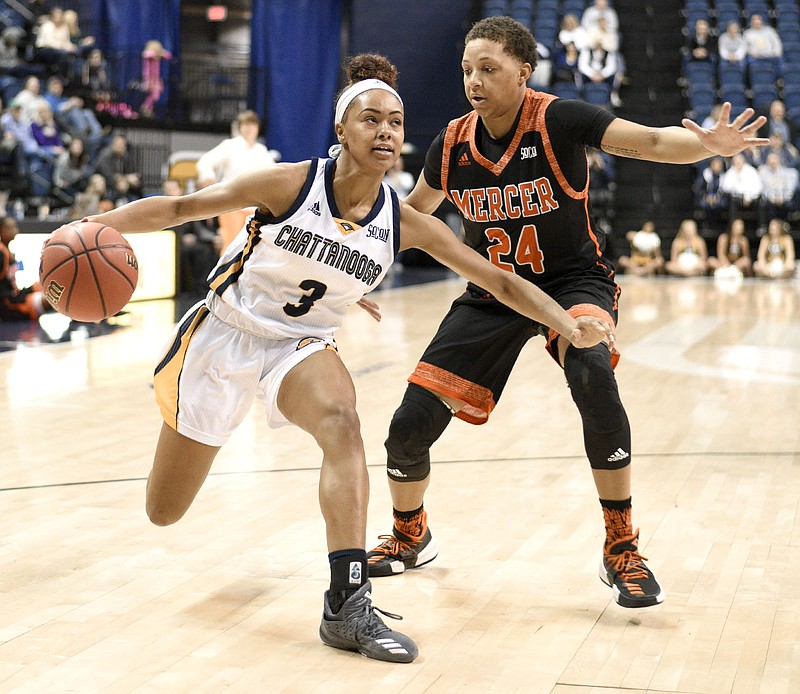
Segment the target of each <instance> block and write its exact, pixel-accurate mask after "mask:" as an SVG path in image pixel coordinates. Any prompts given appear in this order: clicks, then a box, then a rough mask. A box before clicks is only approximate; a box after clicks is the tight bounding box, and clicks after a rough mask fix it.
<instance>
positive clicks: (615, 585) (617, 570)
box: [600, 530, 664, 607]
mask: <svg viewBox="0 0 800 694" xmlns="http://www.w3.org/2000/svg"><path fill="white" fill-rule="evenodd" d="M645 559H647V557H643V556H642V555H641V554H639V531H638V530H637V531H636V532H635V533H634V534H633V535H628V536H626V537H621V538H619V539H617V540H615V541H614V542H612V543H611V544H608V545H606V546H605V548H604V550H603V560H602V561H601V562H600V580H601V581H602V582H603V583H605V584H606V585H608V586H611V590H612V591H613V593H614V600H615V601H616V603H617V604H618V605H621V606H622V607H650V606H651V605H658V604H659V603H660V602H663V601H664V590H663V589H662V588H661V586H660V585H658V581H656V577H655V576H654V575H653V572H652V571H650V569H648V568H647V564H645V563H644V561H645Z"/></svg>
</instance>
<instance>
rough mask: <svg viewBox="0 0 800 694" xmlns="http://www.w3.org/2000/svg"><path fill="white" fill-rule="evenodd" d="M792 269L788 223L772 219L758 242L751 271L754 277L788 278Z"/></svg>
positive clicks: (792, 241)
mask: <svg viewBox="0 0 800 694" xmlns="http://www.w3.org/2000/svg"><path fill="white" fill-rule="evenodd" d="M794 271H795V252H794V239H793V238H792V237H791V236H790V235H789V225H788V224H787V223H786V222H784V221H783V220H782V219H772V220H770V223H769V227H767V233H766V234H764V236H762V237H761V241H760V242H759V244H758V253H757V255H756V261H755V262H754V263H753V272H754V273H755V276H756V277H765V278H769V279H788V278H790V277H791V276H792V275H793V274H794Z"/></svg>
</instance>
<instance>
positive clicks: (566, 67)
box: [553, 41, 583, 90]
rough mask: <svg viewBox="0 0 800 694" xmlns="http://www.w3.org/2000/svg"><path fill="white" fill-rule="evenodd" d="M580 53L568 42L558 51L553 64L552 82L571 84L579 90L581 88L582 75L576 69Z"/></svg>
mask: <svg viewBox="0 0 800 694" xmlns="http://www.w3.org/2000/svg"><path fill="white" fill-rule="evenodd" d="M579 58H580V52H579V51H578V47H577V46H576V45H575V44H574V43H573V42H572V41H570V42H569V43H568V44H567V45H566V46H564V47H562V48H561V49H559V51H558V53H556V59H555V62H554V64H553V82H554V83H556V82H571V83H572V84H574V85H575V86H576V87H577V88H578V89H579V90H580V89H582V88H583V75H582V74H581V71H580V70H579V69H578V59H579Z"/></svg>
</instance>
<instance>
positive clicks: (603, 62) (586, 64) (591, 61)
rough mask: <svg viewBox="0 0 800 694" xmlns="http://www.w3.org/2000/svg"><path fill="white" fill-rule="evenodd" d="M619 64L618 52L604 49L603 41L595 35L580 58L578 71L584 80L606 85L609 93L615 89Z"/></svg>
mask: <svg viewBox="0 0 800 694" xmlns="http://www.w3.org/2000/svg"><path fill="white" fill-rule="evenodd" d="M618 69H619V62H618V60H617V52H616V51H609V50H606V49H605V48H603V40H602V37H601V36H599V35H595V37H594V40H593V42H592V43H590V44H589V45H588V46H587V47H586V48H584V49H583V50H582V51H581V52H580V55H579V56H578V70H579V71H580V73H581V75H582V76H583V78H584V80H587V81H588V82H595V83H605V84H607V85H608V87H609V91H611V90H612V89H613V88H614V85H615V80H616V77H617V72H618Z"/></svg>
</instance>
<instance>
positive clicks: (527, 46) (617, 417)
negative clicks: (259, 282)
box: [369, 17, 768, 607]
mask: <svg viewBox="0 0 800 694" xmlns="http://www.w3.org/2000/svg"><path fill="white" fill-rule="evenodd" d="M535 67H536V42H535V40H534V38H533V36H532V35H531V33H530V32H529V31H528V29H527V28H525V27H524V26H523V25H522V24H519V23H518V22H515V21H514V20H512V19H510V18H509V17H490V18H487V19H484V20H481V21H480V22H478V23H477V24H475V25H474V26H473V27H472V29H471V30H470V31H469V33H468V34H467V36H466V40H465V48H464V54H463V59H462V69H463V79H464V89H465V92H466V96H467V99H468V100H469V102H470V104H471V105H472V108H473V111H471V112H470V113H469V114H467V115H466V116H464V117H462V118H459V119H457V120H454V121H452V122H451V123H450V124H449V125H448V126H447V127H446V128H445V129H444V130H443V131H442V132H441V133H440V134H439V136H438V137H437V138H436V139H435V141H434V142H433V144H432V145H431V147H430V149H429V150H428V154H427V158H426V162H425V169H424V172H423V175H422V176H420V179H419V181H418V183H417V185H416V187H415V189H414V191H413V192H412V193H411V194H410V195H409V197H408V198H407V202H409V203H410V204H411V205H412V206H413V207H415V208H416V209H418V210H420V211H423V212H428V213H430V212H433V211H434V210H435V209H436V208H437V207H438V206H439V204H440V203H441V202H442V200H443V199H444V198H445V197H447V198H448V199H449V200H450V201H451V202H452V203H453V204H454V205H455V206H456V207H457V208H458V210H459V212H460V213H461V216H462V218H463V224H464V230H465V242H466V243H467V244H468V245H470V246H472V247H473V248H475V249H476V250H477V251H479V252H480V253H481V254H483V255H484V256H485V257H487V258H488V259H489V260H491V261H492V262H493V263H494V264H495V265H497V266H499V267H501V268H503V269H504V270H507V271H508V272H512V273H514V274H517V275H520V276H522V277H524V278H525V279H527V280H528V281H530V282H532V283H534V284H535V285H537V286H538V287H540V288H541V289H543V290H544V291H545V292H546V293H547V294H550V296H552V297H553V298H554V299H555V300H556V301H557V302H558V303H560V304H561V306H562V307H564V308H565V309H566V310H567V311H568V313H570V314H572V315H573V316H578V315H589V316H595V317H598V318H599V317H602V318H603V319H605V320H608V321H609V322H611V323H616V318H617V299H618V298H619V293H620V290H619V287H618V286H617V285H616V283H615V281H614V266H613V265H612V264H611V262H610V261H609V259H608V258H606V257H604V256H603V253H602V243H601V239H600V237H599V235H598V233H597V232H596V231H595V229H594V227H593V224H592V220H591V218H590V215H589V204H588V199H587V193H588V188H589V185H588V174H587V163H586V154H585V149H584V148H585V147H587V146H590V147H596V148H600V149H602V150H603V151H605V152H608V153H610V154H615V155H619V156H624V157H631V158H636V159H646V160H649V161H654V162H665V163H673V164H689V163H693V162H697V161H700V160H702V159H705V158H707V157H710V156H712V155H714V154H720V155H722V156H731V155H733V154H735V153H737V152H739V151H741V150H743V149H745V148H746V147H749V146H753V145H764V144H767V143H768V140H765V139H763V138H757V137H756V133H757V131H758V129H759V128H760V127H761V126H762V125H763V123H764V119H763V117H760V118H756V119H755V120H752V121H750V118H752V116H753V111H752V109H747V110H746V111H744V112H743V113H742V114H741V115H739V116H737V117H736V118H735V119H733V121H732V122H729V118H730V104H726V105H725V106H724V107H723V109H722V114H721V116H720V119H719V121H718V122H717V123H716V124H715V125H714V127H713V128H711V129H703V128H700V127H699V126H698V125H696V124H695V123H693V122H691V121H689V120H684V121H683V126H684V127H683V128H680V127H667V128H650V127H645V126H642V125H638V124H636V123H632V122H630V121H625V120H622V119H620V118H616V117H615V116H614V115H612V114H611V113H609V112H608V111H606V110H603V109H601V108H598V107H595V106H591V105H589V104H586V103H583V102H581V101H574V100H568V99H557V98H555V97H553V96H551V95H548V94H544V93H542V92H536V91H534V90H532V89H529V88H527V81H528V78H529V77H530V76H531V73H532V71H533V70H534V69H535ZM537 334H540V335H544V336H545V337H546V340H547V342H546V348H547V350H548V352H549V353H550V354H551V356H552V357H553V359H554V360H555V361H556V362H557V363H558V364H559V365H560V366H561V367H562V368H563V370H564V375H565V377H566V381H567V384H568V385H569V389H570V393H571V395H572V399H573V400H574V401H575V404H576V405H577V407H578V411H579V412H580V415H581V418H582V420H583V437H584V446H585V450H586V454H587V456H588V458H589V463H590V465H591V469H592V473H593V476H594V481H595V484H596V487H597V491H598V494H599V497H600V504H601V507H602V510H603V515H604V519H605V526H606V540H605V543H604V547H603V557H602V562H601V566H600V577H601V579H602V580H603V581H604V582H605V583H607V584H608V585H609V586H610V587H611V588H612V591H613V594H614V599H615V600H616V602H617V603H619V604H620V605H622V606H624V607H645V606H648V605H655V604H657V603H659V602H661V601H662V600H663V599H664V591H663V590H662V589H661V586H660V585H659V584H658V582H657V581H656V579H655V577H654V576H653V573H652V572H651V571H650V569H649V568H648V567H647V565H646V564H645V562H644V559H645V557H642V556H641V555H640V554H639V552H638V539H639V533H638V530H636V531H634V528H633V524H632V521H631V491H630V486H631V485H630V462H631V432H630V427H629V424H628V417H627V415H626V413H625V409H624V408H623V406H622V402H621V400H620V396H619V392H618V389H617V383H616V379H615V377H614V371H613V368H614V366H615V364H616V361H617V358H618V354H616V352H615V350H614V349H610V348H609V346H608V345H606V344H603V343H601V344H599V345H597V346H595V347H592V348H588V349H576V348H575V347H572V346H571V345H570V344H569V342H568V341H567V340H565V339H564V337H563V336H560V335H558V334H557V333H556V332H554V331H552V330H548V329H546V328H544V327H543V326H541V325H539V324H537V323H535V322H533V321H530V320H528V319H527V318H524V317H523V316H520V315H519V314H517V313H516V312H515V311H513V310H511V309H509V308H507V307H505V306H503V305H502V304H500V303H499V302H498V301H496V300H495V298H494V297H492V296H491V294H489V293H488V292H486V291H485V290H484V289H482V288H481V287H479V286H476V285H474V284H472V283H470V284H468V285H467V290H466V292H465V293H464V294H463V295H462V296H461V297H460V298H458V299H457V300H456V301H455V302H454V303H453V305H452V307H451V309H450V311H449V313H448V314H447V315H446V316H445V318H444V320H443V321H442V324H441V326H440V327H439V330H438V332H437V333H436V335H435V336H434V338H433V340H432V342H431V343H430V345H429V346H428V348H427V349H426V350H425V353H424V354H423V355H422V358H421V360H420V362H419V364H418V365H417V367H416V369H415V370H414V373H413V374H412V375H411V376H410V377H409V379H408V380H409V382H410V384H409V385H408V387H407V390H406V393H405V396H404V398H403V401H402V403H401V404H400V407H399V408H398V409H397V411H396V412H395V414H394V417H393V419H392V422H391V424H390V427H389V435H388V438H387V440H386V450H387V453H388V460H387V467H388V474H389V486H390V488H391V494H392V501H393V506H394V527H393V533H392V535H390V536H382V539H384V542H383V543H382V544H380V545H379V546H378V547H376V548H375V549H374V550H372V552H370V554H369V572H370V576H388V575H392V574H397V573H401V572H403V571H404V570H405V569H408V568H413V567H416V566H421V565H422V564H425V563H427V562H429V561H431V560H433V559H434V558H435V557H436V553H437V549H436V545H435V542H434V540H433V537H432V535H431V532H430V530H429V529H428V523H427V517H426V513H425V510H424V508H423V496H424V493H425V490H426V488H427V486H428V483H429V481H430V447H431V445H432V444H433V443H434V442H435V441H436V440H437V439H438V438H439V436H441V434H442V432H443V431H444V430H445V428H446V427H447V425H448V424H449V423H450V420H451V418H452V416H456V417H458V418H459V419H462V420H464V421H466V422H470V423H472V424H482V423H483V422H485V421H486V420H487V418H488V416H489V414H490V413H491V411H492V409H493V408H494V407H495V404H496V403H497V401H498V400H499V398H500V395H501V394H502V392H503V388H504V386H505V383H506V380H507V379H508V376H509V374H510V373H511V370H512V368H513V366H514V363H515V361H516V360H517V357H518V356H519V353H520V350H521V349H522V347H523V346H524V345H525V343H526V342H527V341H528V340H529V339H530V338H531V337H533V336H535V335H537Z"/></svg>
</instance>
